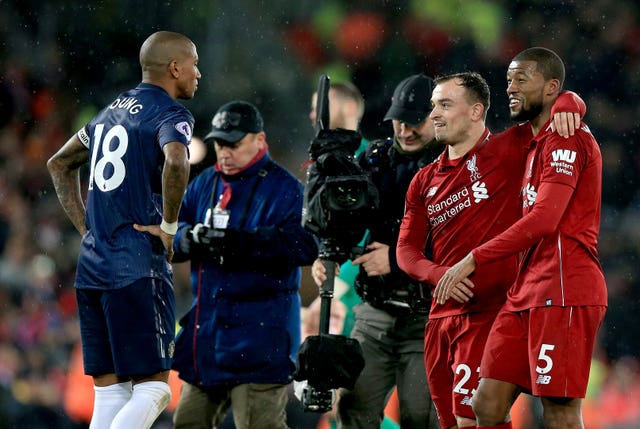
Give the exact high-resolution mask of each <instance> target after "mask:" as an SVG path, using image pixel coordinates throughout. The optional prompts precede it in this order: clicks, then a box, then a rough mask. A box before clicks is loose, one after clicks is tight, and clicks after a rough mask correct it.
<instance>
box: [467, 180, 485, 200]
mask: <svg viewBox="0 0 640 429" xmlns="http://www.w3.org/2000/svg"><path fill="white" fill-rule="evenodd" d="M471 190H472V191H473V198H475V200H474V203H479V202H480V201H482V200H487V199H489V191H487V186H486V185H485V183H484V182H475V183H474V184H473V185H471Z"/></svg>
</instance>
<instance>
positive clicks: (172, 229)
mask: <svg viewBox="0 0 640 429" xmlns="http://www.w3.org/2000/svg"><path fill="white" fill-rule="evenodd" d="M160 229H161V230H162V231H163V232H164V233H165V234H169V235H176V232H178V221H175V222H171V223H169V222H167V221H166V220H164V219H162V223H161V224H160Z"/></svg>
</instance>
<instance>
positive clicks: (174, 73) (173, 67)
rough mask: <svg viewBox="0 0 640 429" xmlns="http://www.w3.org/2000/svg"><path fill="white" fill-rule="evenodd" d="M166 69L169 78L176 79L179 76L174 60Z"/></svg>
mask: <svg viewBox="0 0 640 429" xmlns="http://www.w3.org/2000/svg"><path fill="white" fill-rule="evenodd" d="M167 67H168V69H169V73H171V76H173V77H174V78H176V79H177V78H178V77H179V76H180V70H179V67H178V62H177V61H176V60H172V61H171V62H170V63H169V65H168V66H167Z"/></svg>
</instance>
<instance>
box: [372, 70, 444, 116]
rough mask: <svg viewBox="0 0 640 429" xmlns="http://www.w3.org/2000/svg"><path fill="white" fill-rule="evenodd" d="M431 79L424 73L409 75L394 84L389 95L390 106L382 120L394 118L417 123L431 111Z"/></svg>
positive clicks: (432, 84)
mask: <svg viewBox="0 0 640 429" xmlns="http://www.w3.org/2000/svg"><path fill="white" fill-rule="evenodd" d="M433 87H434V83H433V79H431V78H430V77H429V76H427V75H425V74H416V75H413V76H409V77H408V78H406V79H404V80H403V81H402V82H400V83H399V84H398V86H396V89H395V90H394V91H393V97H391V107H389V110H387V114H386V115H385V116H384V120H385V121H388V120H390V119H396V120H398V121H402V122H406V123H407V124H411V125H417V124H419V123H421V122H422V121H424V119H425V118H426V117H427V116H428V115H429V113H431V93H432V92H433Z"/></svg>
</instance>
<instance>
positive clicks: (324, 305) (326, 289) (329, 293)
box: [320, 259, 336, 334]
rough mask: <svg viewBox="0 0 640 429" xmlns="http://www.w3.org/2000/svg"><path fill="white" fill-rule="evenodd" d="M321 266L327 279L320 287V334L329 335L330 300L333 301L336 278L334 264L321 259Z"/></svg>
mask: <svg viewBox="0 0 640 429" xmlns="http://www.w3.org/2000/svg"><path fill="white" fill-rule="evenodd" d="M321 261H322V265H324V268H325V270H326V273H327V278H326V279H325V281H323V282H322V286H321V287H320V333H321V334H328V333H329V322H330V321H331V300H332V299H333V287H334V281H335V277H336V262H334V261H330V260H328V259H321Z"/></svg>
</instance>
